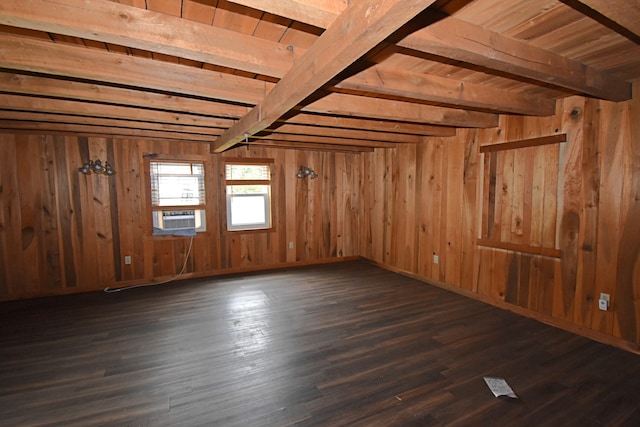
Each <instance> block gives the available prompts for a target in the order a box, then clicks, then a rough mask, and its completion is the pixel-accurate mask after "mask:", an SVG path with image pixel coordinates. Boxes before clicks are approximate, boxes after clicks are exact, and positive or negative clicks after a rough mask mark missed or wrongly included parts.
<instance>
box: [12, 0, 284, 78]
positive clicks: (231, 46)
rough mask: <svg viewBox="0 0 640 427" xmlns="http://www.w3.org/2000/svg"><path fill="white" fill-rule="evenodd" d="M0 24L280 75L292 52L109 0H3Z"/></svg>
mask: <svg viewBox="0 0 640 427" xmlns="http://www.w3.org/2000/svg"><path fill="white" fill-rule="evenodd" d="M0 24H4V25H10V26H15V27H20V28H28V29H32V30H38V31H45V32H51V33H55V34H64V35H67V36H72V37H80V38H84V39H88V40H96V41H100V42H105V43H113V44H116V45H121V46H127V47H132V48H136V49H143V50H147V51H151V52H158V53H163V54H166V55H172V56H177V57H180V58H186V59H191V60H193V61H199V62H207V63H210V64H216V65H220V66H223V67H229V68H233V69H239V70H243V71H248V72H252V73H256V74H264V75H267V76H274V77H279V76H282V75H284V73H286V72H287V70H288V69H289V68H290V67H291V64H292V63H293V62H294V58H295V56H296V53H295V49H293V48H292V47H291V46H287V45H285V44H282V43H276V42H272V41H269V40H264V39H257V38H256V37H253V36H250V35H246V34H242V33H238V32H235V31H230V30H226V29H223V28H216V27H213V26H211V25H204V24H201V23H198V22H195V21H188V20H186V19H181V18H180V17H176V16H171V15H165V14H161V13H156V12H152V11H148V10H146V9H142V8H139V7H134V6H127V5H124V4H119V3H115V2H111V1H88V0H2V2H0Z"/></svg>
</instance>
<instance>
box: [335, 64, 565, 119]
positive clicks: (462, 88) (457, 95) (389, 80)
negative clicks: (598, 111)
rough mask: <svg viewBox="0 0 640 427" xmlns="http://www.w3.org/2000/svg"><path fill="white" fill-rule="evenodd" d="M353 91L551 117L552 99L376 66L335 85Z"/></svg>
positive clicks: (552, 111)
mask: <svg viewBox="0 0 640 427" xmlns="http://www.w3.org/2000/svg"><path fill="white" fill-rule="evenodd" d="M335 87H336V88H338V89H344V90H347V91H348V92H351V91H353V92H354V93H362V92H364V93H370V94H372V95H386V96H388V97H389V98H390V99H398V98H400V99H404V100H407V101H411V100H418V101H423V102H427V103H436V104H442V105H451V104H455V105H457V106H458V107H459V108H471V109H482V110H488V111H495V112H501V113H513V114H526V115H536V116H550V115H553V114H554V112H555V100H553V99H551V98H544V97H541V96H536V97H534V96H528V95H524V94H520V93H514V92H512V91H508V90H500V89H495V88H491V87H488V86H485V85H478V84H473V83H467V82H462V81H459V80H454V79H448V78H444V77H438V76H434V75H429V74H423V73H415V72H410V71H404V70H398V69H393V68H389V67H381V66H375V67H372V68H370V69H367V70H364V71H362V72H360V73H359V74H358V75H356V76H354V77H353V78H348V79H345V80H343V81H342V82H340V83H338V84H336V85H335Z"/></svg>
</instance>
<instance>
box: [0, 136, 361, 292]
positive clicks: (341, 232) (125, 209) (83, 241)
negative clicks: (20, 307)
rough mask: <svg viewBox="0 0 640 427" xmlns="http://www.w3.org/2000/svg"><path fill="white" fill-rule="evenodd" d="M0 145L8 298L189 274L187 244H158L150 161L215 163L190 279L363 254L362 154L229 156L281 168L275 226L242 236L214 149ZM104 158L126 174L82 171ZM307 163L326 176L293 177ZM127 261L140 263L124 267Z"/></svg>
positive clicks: (165, 240) (262, 151) (3, 139)
mask: <svg viewBox="0 0 640 427" xmlns="http://www.w3.org/2000/svg"><path fill="white" fill-rule="evenodd" d="M0 147H2V150H3V151H2V154H3V155H2V160H1V162H2V164H1V166H2V174H1V175H0V188H2V191H0V224H2V226H1V227H0V260H1V263H2V267H1V268H0V270H2V272H3V273H2V274H1V275H0V300H7V299H16V298H27V297H36V296H43V295H52V294H64V293H74V292H86V291H90V290H97V289H102V288H104V287H114V286H116V287H117V286H122V285H126V284H139V283H145V282H150V281H161V280H166V279H169V278H172V277H174V276H175V275H176V274H177V273H179V272H180V270H181V269H182V265H183V264H184V258H185V255H186V253H187V251H188V247H189V240H188V239H185V238H175V237H154V236H151V222H150V218H151V212H150V210H149V204H148V200H149V194H148V188H147V187H148V179H147V178H146V177H147V174H148V170H147V169H145V162H144V155H145V154H148V153H162V155H164V156H168V157H171V156H175V157H177V158H189V157H190V156H191V157H198V156H199V157H200V158H203V159H207V161H206V163H205V173H206V176H207V177H208V178H207V184H206V188H207V197H208V199H207V231H206V232H204V233H201V234H198V235H197V236H196V237H195V238H194V241H193V244H192V250H191V252H190V258H189V260H188V262H187V263H186V265H185V274H186V276H203V275H207V274H218V273H220V272H222V271H225V270H230V269H231V270H233V271H239V270H240V269H243V268H244V269H256V268H258V267H259V266H263V267H265V268H266V267H269V268H273V267H274V266H277V265H288V263H291V262H296V261H298V262H312V261H314V260H324V259H329V258H336V257H345V256H347V257H348V256H355V255H358V251H359V241H358V236H359V233H360V228H361V226H360V220H359V212H360V206H359V199H360V196H359V189H360V187H361V184H360V182H359V180H360V177H361V176H362V172H361V170H360V162H359V161H356V160H355V157H356V156H357V155H356V154H345V153H339V154H334V153H326V152H302V151H298V152H297V153H298V156H297V157H296V156H290V155H285V152H286V150H283V149H276V148H264V147H254V146H252V147H251V148H239V149H237V150H232V151H231V152H229V154H225V156H228V157H244V158H249V159H251V158H269V159H273V161H274V170H273V172H274V173H273V181H272V199H273V204H274V205H273V206H274V209H273V213H274V225H275V227H274V228H273V229H272V230H270V231H268V232H259V233H256V232H252V233H237V232H226V231H224V230H225V226H224V224H225V222H224V221H226V219H225V218H226V209H225V207H224V206H225V205H224V203H225V198H224V191H225V189H224V185H222V184H220V183H221V182H223V181H222V180H219V179H216V175H217V173H218V172H217V171H218V170H219V164H220V162H221V161H222V159H223V157H222V156H211V155H210V154H209V153H208V145H206V144H198V143H176V142H168V141H166V140H164V141H163V140H153V141H152V140H142V139H141V140H131V139H126V140H121V139H115V138H99V137H63V136H47V135H42V136H35V135H28V134H20V135H15V136H14V135H11V134H0ZM96 158H100V159H102V160H103V161H104V160H108V161H109V162H110V163H111V164H112V165H114V168H115V169H116V175H115V176H114V177H112V178H107V177H105V176H96V175H86V176H85V175H82V174H80V173H78V172H76V169H77V168H78V167H80V166H81V164H82V163H83V162H84V161H86V160H88V159H96ZM32 162H35V163H34V165H35V166H29V165H30V164H31V163H32ZM300 165H307V166H310V167H312V168H316V170H317V171H318V172H319V173H320V176H319V178H318V179H315V180H300V179H297V178H295V172H296V171H297V169H298V168H299V166H300ZM287 201H294V203H290V202H289V203H287ZM296 224H300V226H299V227H298V228H297V229H296V228H291V226H290V225H292V226H293V227H295V225H296ZM298 233H300V234H298ZM290 241H291V242H294V247H293V248H289V247H288V246H289V245H288V243H289V242H290ZM125 256H131V259H132V263H131V264H129V265H126V264H124V257H125Z"/></svg>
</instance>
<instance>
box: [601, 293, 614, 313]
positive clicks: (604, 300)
mask: <svg viewBox="0 0 640 427" xmlns="http://www.w3.org/2000/svg"><path fill="white" fill-rule="evenodd" d="M610 300H611V297H610V296H609V294H605V293H601V294H600V299H599V300H598V308H599V309H600V310H602V311H607V310H608V309H609V301H610Z"/></svg>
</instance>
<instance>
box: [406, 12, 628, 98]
mask: <svg viewBox="0 0 640 427" xmlns="http://www.w3.org/2000/svg"><path fill="white" fill-rule="evenodd" d="M398 45H399V46H402V47H405V48H408V49H413V50H417V51H420V52H423V53H428V54H432V55H437V56H441V57H444V58H449V59H454V60H456V61H462V62H466V63H469V64H473V65H477V66H481V67H485V68H488V69H491V70H496V71H499V72H502V73H506V74H508V75H513V76H519V77H524V78H526V79H531V80H535V81H539V82H543V83H546V84H551V85H554V86H558V87H561V88H565V89H569V90H571V91H575V92H578V93H580V94H585V95H591V96H594V97H596V98H601V99H607V100H610V101H625V100H628V99H630V98H631V84H630V83H629V82H625V81H623V80H620V79H618V78H616V77H614V76H611V75H609V74H607V73H605V72H602V71H599V70H596V69H595V68H593V67H590V66H587V65H585V64H582V63H580V62H577V61H573V60H571V59H569V58H566V57H564V56H561V55H558V54H556V53H554V52H550V51H548V50H544V49H540V48H538V47H535V46H532V45H531V44H528V43H526V42H524V41H520V40H516V39H513V38H510V37H506V36H503V35H501V34H499V33H496V32H494V31H490V30H487V29H485V28H482V27H479V26H477V25H473V24H470V23H468V22H465V21H461V20H459V19H454V18H445V19H443V20H441V21H438V22H436V23H434V24H432V25H430V26H428V27H426V28H424V29H422V30H419V31H416V32H414V33H413V34H410V35H409V36H407V37H405V38H404V39H403V40H402V41H401V42H399V43H398Z"/></svg>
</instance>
